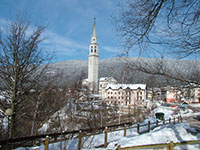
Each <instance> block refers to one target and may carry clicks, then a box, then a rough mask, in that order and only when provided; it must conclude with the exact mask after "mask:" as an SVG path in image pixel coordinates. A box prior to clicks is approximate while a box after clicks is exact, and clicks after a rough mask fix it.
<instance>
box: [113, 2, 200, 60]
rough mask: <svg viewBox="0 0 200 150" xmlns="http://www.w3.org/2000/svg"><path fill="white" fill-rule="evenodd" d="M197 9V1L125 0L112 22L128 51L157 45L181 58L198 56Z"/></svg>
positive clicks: (199, 29) (199, 16)
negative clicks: (192, 55) (170, 50)
mask: <svg viewBox="0 0 200 150" xmlns="http://www.w3.org/2000/svg"><path fill="white" fill-rule="evenodd" d="M199 10H200V2H199V0H178V1H177V0H176V1H175V0H150V1H149V0H144V1H140V0H127V1H126V3H125V4H124V5H122V9H121V13H120V14H119V16H118V17H114V21H115V22H114V23H115V24H114V25H115V27H116V29H117V31H118V33H119V34H120V36H121V37H122V38H121V39H122V43H123V45H124V46H125V48H126V49H128V50H129V49H132V48H133V49H134V48H136V47H137V48H138V46H139V47H140V48H143V49H144V48H149V49H150V48H151V46H152V45H154V48H155V45H159V47H157V49H158V50H159V51H160V49H162V47H161V46H164V47H165V48H167V49H168V50H169V49H170V48H172V50H173V52H175V53H176V54H179V56H181V57H186V56H189V55H191V54H195V55H196V54H197V55H199V52H200V43H199V34H200V21H199V19H200V15H199ZM151 50H152V49H151Z"/></svg>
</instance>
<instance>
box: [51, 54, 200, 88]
mask: <svg viewBox="0 0 200 150" xmlns="http://www.w3.org/2000/svg"><path fill="white" fill-rule="evenodd" d="M161 63H162V66H159V65H160V64H161ZM138 64H139V65H141V66H142V67H146V68H147V67H148V68H150V70H153V71H155V68H156V67H162V69H163V67H164V68H165V70H169V72H170V73H172V74H177V75H182V76H184V77H186V78H187V77H188V78H191V77H190V74H195V73H194V71H200V70H199V68H200V67H199V65H200V63H199V61H188V60H179V61H177V60H164V61H163V60H162V61H161V60H160V59H154V58H129V59H128V60H126V59H124V58H110V59H102V60H99V77H105V76H113V77H114V78H116V79H117V80H118V81H119V82H124V83H145V84H148V85H149V86H164V85H168V84H169V83H170V82H171V83H172V84H173V83H174V81H173V80H171V79H169V78H164V77H162V76H158V75H149V74H147V73H143V72H141V71H138V70H137V68H136V67H135V66H137V67H138ZM87 66H88V62H87V60H69V61H62V62H57V63H53V64H50V67H49V73H50V74H54V75H55V74H57V75H58V85H63V84H69V83H70V82H73V81H77V79H85V78H87V74H88V68H87ZM192 66H193V67H192ZM156 69H157V68H156ZM192 78H194V77H192Z"/></svg>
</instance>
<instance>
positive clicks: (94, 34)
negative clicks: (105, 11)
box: [92, 18, 97, 38]
mask: <svg viewBox="0 0 200 150" xmlns="http://www.w3.org/2000/svg"><path fill="white" fill-rule="evenodd" d="M93 37H95V38H97V33H96V18H94V24H93V29H92V38H93Z"/></svg>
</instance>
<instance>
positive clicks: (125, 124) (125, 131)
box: [124, 124, 126, 136]
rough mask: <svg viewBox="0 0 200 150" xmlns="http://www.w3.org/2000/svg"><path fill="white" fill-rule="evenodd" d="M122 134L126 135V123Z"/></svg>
mask: <svg viewBox="0 0 200 150" xmlns="http://www.w3.org/2000/svg"><path fill="white" fill-rule="evenodd" d="M124 136H126V124H125V125H124Z"/></svg>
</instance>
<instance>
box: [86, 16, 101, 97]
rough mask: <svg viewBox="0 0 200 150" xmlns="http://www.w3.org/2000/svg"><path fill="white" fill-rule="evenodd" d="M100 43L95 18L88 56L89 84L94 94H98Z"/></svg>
mask: <svg viewBox="0 0 200 150" xmlns="http://www.w3.org/2000/svg"><path fill="white" fill-rule="evenodd" d="M98 59H99V56H98V43H97V34H96V19H95V18H94V24H93V30H92V36H91V43H90V47H89V56H88V83H89V89H90V91H91V92H92V93H93V94H97V93H98V63H99V62H98Z"/></svg>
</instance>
